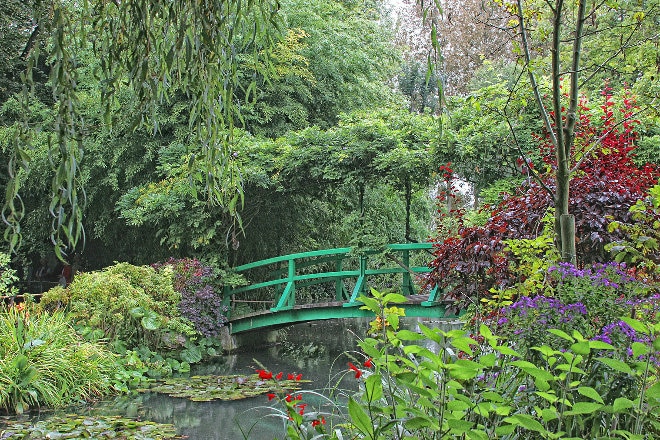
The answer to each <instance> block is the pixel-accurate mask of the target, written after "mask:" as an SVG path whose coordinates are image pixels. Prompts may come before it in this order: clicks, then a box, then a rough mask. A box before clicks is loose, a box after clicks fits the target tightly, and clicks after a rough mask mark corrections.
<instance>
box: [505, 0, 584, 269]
mask: <svg viewBox="0 0 660 440" xmlns="http://www.w3.org/2000/svg"><path fill="white" fill-rule="evenodd" d="M516 4H517V7H518V26H519V29H520V35H521V39H522V46H523V53H524V56H525V62H526V64H527V73H528V75H529V79H530V83H531V85H532V91H533V93H534V98H535V100H536V104H537V107H538V109H539V112H540V113H541V118H542V120H543V123H544V125H545V128H546V130H547V132H548V134H549V136H550V140H551V142H552V145H553V147H554V148H555V156H556V160H557V168H556V170H555V182H556V188H555V190H554V194H551V195H552V197H553V200H554V204H555V242H556V245H557V248H558V250H559V252H560V255H561V259H562V261H567V262H573V263H575V261H576V256H575V252H574V251H573V250H574V248H575V226H574V225H573V224H572V219H571V217H570V214H569V199H570V180H571V167H570V165H571V159H572V157H571V153H572V150H573V145H574V141H575V122H576V120H577V107H578V87H579V84H578V76H579V75H578V73H579V69H580V54H581V49H582V39H583V27H584V17H585V14H586V0H579V3H578V11H577V17H576V25H575V31H574V35H573V51H572V56H571V69H570V72H569V83H570V86H569V87H570V91H569V104H568V109H567V111H566V117H565V122H564V121H563V118H562V116H563V114H562V90H561V79H562V76H563V73H562V72H561V70H560V66H561V63H560V50H561V31H562V16H563V13H564V10H565V8H566V5H565V3H564V0H556V3H555V4H554V6H553V5H551V10H552V33H553V36H552V47H551V49H550V50H551V53H552V60H551V75H552V81H551V82H552V95H551V96H552V109H553V113H554V124H553V121H552V118H551V116H550V114H549V113H548V110H547V109H546V107H545V105H544V103H543V98H542V96H541V93H540V91H539V87H538V82H537V80H536V76H535V74H534V72H533V71H532V66H531V55H530V49H529V41H528V38H527V24H526V22H525V20H524V9H523V4H522V0H517V2H516ZM562 228H563V230H564V233H562Z"/></svg>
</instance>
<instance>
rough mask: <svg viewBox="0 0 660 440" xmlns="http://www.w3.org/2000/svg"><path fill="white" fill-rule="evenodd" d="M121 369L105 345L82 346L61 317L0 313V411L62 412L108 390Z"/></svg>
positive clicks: (20, 309) (28, 310)
mask: <svg viewBox="0 0 660 440" xmlns="http://www.w3.org/2000/svg"><path fill="white" fill-rule="evenodd" d="M121 369H122V367H121V366H120V365H119V364H118V363H117V359H116V358H115V356H114V355H113V354H112V352H111V351H110V350H108V349H107V348H106V347H105V346H103V345H100V344H98V343H92V342H88V341H85V340H84V339H83V338H82V337H81V336H80V335H79V334H78V333H77V332H76V331H75V330H74V328H73V327H72V325H71V322H70V320H69V318H68V316H66V315H65V314H64V313H62V312H55V313H53V314H49V313H35V312H34V311H33V310H32V309H31V308H29V307H27V308H26V307H25V305H24V304H21V306H20V307H18V306H17V307H10V308H8V309H7V308H4V307H3V308H2V309H0V410H1V411H9V412H16V413H23V412H24V411H27V410H29V409H31V408H38V407H41V406H45V407H63V406H66V405H69V404H72V403H74V402H77V401H80V400H81V399H82V400H84V399H93V398H98V397H100V396H102V395H104V394H107V393H108V392H111V391H112V390H113V386H114V385H115V376H116V375H117V374H118V373H119V371H121Z"/></svg>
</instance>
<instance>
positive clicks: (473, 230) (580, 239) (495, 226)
mask: <svg viewBox="0 0 660 440" xmlns="http://www.w3.org/2000/svg"><path fill="white" fill-rule="evenodd" d="M630 106H631V103H630V101H627V102H626V101H625V100H624V105H623V109H622V110H621V111H622V112H624V116H630V115H632V113H631V110H630V109H629V107H630ZM612 107H613V105H612V100H611V98H610V97H606V99H605V103H604V104H603V106H602V109H603V117H602V119H603V122H602V123H601V125H600V126H599V127H598V128H597V129H596V128H594V127H593V126H592V124H590V121H589V118H588V117H585V115H582V116H581V117H580V122H579V123H578V127H577V131H576V133H577V134H576V138H577V139H578V144H579V145H580V144H581V145H588V144H589V143H592V142H588V141H593V140H594V139H598V138H601V140H600V143H599V144H597V146H596V147H595V148H593V151H589V152H588V153H587V154H586V155H585V157H586V158H585V159H584V160H583V161H582V162H581V163H580V164H579V171H578V172H576V173H575V174H574V176H573V178H572V180H571V183H570V206H569V212H570V213H571V214H573V215H575V223H576V250H577V254H578V264H588V263H593V262H606V261H609V257H610V256H609V255H608V254H607V253H606V252H605V251H604V246H605V244H607V243H610V242H612V241H616V240H619V239H621V238H622V237H621V236H620V234H621V232H619V231H614V232H609V231H608V230H607V224H608V223H609V222H610V221H612V220H618V221H621V222H626V223H627V222H629V221H630V212H629V208H630V207H631V206H632V205H633V204H634V203H635V202H636V201H637V200H639V199H641V198H643V197H644V196H645V194H646V192H647V190H648V189H649V188H650V187H651V186H653V185H654V184H655V183H656V182H657V181H658V177H659V176H660V173H659V172H658V168H657V167H656V166H654V165H646V166H644V167H641V168H640V167H638V166H636V165H635V164H634V162H633V161H632V159H631V151H632V150H633V149H634V140H635V134H634V132H633V131H632V128H633V126H634V124H633V123H632V122H629V121H627V122H626V123H624V124H621V125H620V126H617V125H615V123H614V121H613V117H612V114H613V109H612ZM626 112H627V113H626ZM619 128H622V131H619ZM541 149H542V151H545V152H546V159H545V162H546V164H547V165H548V168H549V171H548V172H547V173H546V174H544V175H542V180H543V183H544V184H545V186H547V187H548V188H549V189H550V190H552V191H553V192H554V189H555V182H554V179H553V175H554V174H553V171H552V169H553V167H554V153H553V151H552V148H551V146H550V145H549V144H548V142H547V141H545V142H543V143H542V145H541ZM443 171H444V170H443ZM448 197H452V193H451V191H450V192H449V193H448V194H444V195H443V196H441V199H442V200H443V201H444V200H446V199H447V198H448ZM552 205H553V198H552V196H551V194H550V193H549V192H548V191H547V190H546V189H545V188H543V186H542V185H541V184H539V183H538V182H537V181H535V180H534V179H531V178H530V179H528V180H527V181H526V183H525V184H524V185H523V186H521V187H520V188H519V189H518V192H517V194H516V195H514V196H509V197H507V198H506V199H505V200H504V201H502V202H501V203H500V204H499V205H498V206H497V207H495V208H494V209H493V210H492V212H491V216H490V218H489V220H488V222H487V223H486V225H485V226H483V227H466V226H464V225H463V224H462V222H461V221H460V218H459V221H458V223H459V226H458V229H457V230H456V232H455V233H453V234H451V235H450V236H448V237H447V238H442V239H439V240H438V241H437V242H436V243H435V249H434V260H433V261H432V262H431V263H430V267H431V269H432V271H431V274H430V276H429V283H430V284H431V286H436V285H437V286H439V287H440V288H442V289H444V291H445V296H446V298H448V299H451V300H454V301H455V304H456V308H457V309H460V308H465V307H466V306H468V305H469V304H470V303H473V302H475V301H478V299H480V298H484V297H487V296H489V290H490V289H491V288H493V287H497V288H499V289H501V288H504V287H507V286H509V285H511V284H513V283H514V282H516V276H515V274H513V273H511V271H510V268H509V267H510V264H509V263H510V260H509V259H510V258H511V256H510V255H507V254H506V253H505V252H504V251H503V248H504V245H503V243H502V240H507V239H521V238H534V237H536V236H537V235H538V234H539V233H540V232H541V230H542V228H543V225H542V224H541V219H542V218H543V217H544V215H545V214H546V212H547V209H548V207H550V206H552ZM458 214H459V217H460V214H461V213H460V212H458ZM445 215H446V214H445ZM446 234H447V231H446V229H443V230H442V231H439V236H441V237H446V236H447V235H446Z"/></svg>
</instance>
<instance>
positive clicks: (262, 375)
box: [257, 370, 273, 380]
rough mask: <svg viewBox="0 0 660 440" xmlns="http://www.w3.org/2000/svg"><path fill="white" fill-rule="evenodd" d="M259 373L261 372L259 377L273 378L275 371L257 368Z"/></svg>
mask: <svg viewBox="0 0 660 440" xmlns="http://www.w3.org/2000/svg"><path fill="white" fill-rule="evenodd" d="M257 373H259V379H264V380H265V379H272V378H273V373H271V372H270V371H266V370H257Z"/></svg>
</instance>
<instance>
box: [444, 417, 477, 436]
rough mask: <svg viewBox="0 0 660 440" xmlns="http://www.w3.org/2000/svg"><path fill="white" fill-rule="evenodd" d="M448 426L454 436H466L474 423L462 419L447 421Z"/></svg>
mask: <svg viewBox="0 0 660 440" xmlns="http://www.w3.org/2000/svg"><path fill="white" fill-rule="evenodd" d="M447 425H448V426H449V428H450V429H451V432H452V434H464V433H466V432H468V431H469V430H470V429H472V427H473V426H474V422H470V421H467V420H462V419H447Z"/></svg>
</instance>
